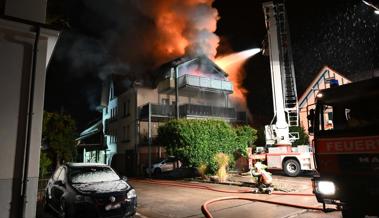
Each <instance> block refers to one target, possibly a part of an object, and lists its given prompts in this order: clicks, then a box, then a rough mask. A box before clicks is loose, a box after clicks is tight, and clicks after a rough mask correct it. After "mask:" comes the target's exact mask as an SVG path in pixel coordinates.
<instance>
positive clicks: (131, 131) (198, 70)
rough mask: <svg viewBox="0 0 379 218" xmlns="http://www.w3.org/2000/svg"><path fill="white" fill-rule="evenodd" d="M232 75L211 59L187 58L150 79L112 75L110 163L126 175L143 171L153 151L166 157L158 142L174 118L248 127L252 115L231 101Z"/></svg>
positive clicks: (106, 126)
mask: <svg viewBox="0 0 379 218" xmlns="http://www.w3.org/2000/svg"><path fill="white" fill-rule="evenodd" d="M227 76H228V75H227V74H226V73H225V72H224V71H223V70H222V69H220V68H219V67H218V66H217V65H216V64H214V63H213V62H212V61H211V60H209V59H207V58H198V57H197V58H188V57H185V58H179V59H176V60H174V61H171V62H169V63H166V64H164V65H162V66H161V67H160V68H158V69H157V70H156V71H155V72H153V73H151V74H150V75H149V79H148V80H147V79H145V80H140V81H132V82H131V81H130V80H128V79H125V77H123V76H119V75H113V76H111V77H109V79H108V80H107V81H106V83H105V85H104V86H103V92H102V100H101V108H102V124H103V132H104V135H105V137H104V143H105V144H106V147H107V149H106V150H104V151H103V154H106V156H107V157H106V162H107V163H108V164H112V166H114V167H115V168H116V169H118V170H119V171H120V172H122V173H125V174H136V173H138V172H142V170H143V167H146V166H147V164H148V155H149V153H150V152H151V153H150V154H151V157H152V159H153V160H154V159H156V158H160V157H163V156H164V155H165V150H164V149H163V148H162V147H161V146H159V145H158V144H157V143H155V140H154V138H155V137H156V136H157V134H158V132H157V130H158V127H159V125H162V124H163V123H165V122H166V121H167V120H170V119H175V118H184V119H222V120H225V121H227V122H231V123H241V122H243V123H245V122H246V112H245V111H242V110H239V109H237V108H238V106H236V105H235V104H233V102H232V101H231V99H230V95H231V94H232V93H233V85H232V83H231V82H230V81H229V80H228V77H227ZM149 142H151V144H150V143H149ZM149 145H151V146H150V147H149ZM149 149H150V150H149Z"/></svg>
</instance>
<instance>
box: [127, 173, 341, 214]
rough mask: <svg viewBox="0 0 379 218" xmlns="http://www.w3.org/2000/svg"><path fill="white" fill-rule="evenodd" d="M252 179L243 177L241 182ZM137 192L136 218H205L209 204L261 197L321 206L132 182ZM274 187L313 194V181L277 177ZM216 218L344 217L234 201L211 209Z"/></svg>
mask: <svg viewBox="0 0 379 218" xmlns="http://www.w3.org/2000/svg"><path fill="white" fill-rule="evenodd" d="M244 179H249V178H248V177H245V178H243V177H241V178H240V180H244ZM236 180H238V179H236ZM129 182H130V183H131V184H132V185H133V186H134V188H135V189H136V191H137V195H138V209H137V212H138V213H137V215H136V217H141V218H146V217H149V218H150V217H162V218H164V217H182V218H185V217H204V216H203V214H202V213H201V205H202V204H203V203H204V202H206V201H207V200H211V199H214V198H218V197H227V196H240V197H258V198H259V199H268V200H275V201H280V202H286V203H293V204H303V205H307V206H319V207H321V206H322V205H321V204H319V203H318V202H317V200H316V198H315V197H314V196H300V197H299V196H279V195H266V194H228V193H220V192H215V191H210V190H203V189H193V188H186V187H177V186H171V185H169V184H168V185H167V184H164V185H160V184H151V183H146V181H144V180H133V179H131V180H130V181H129ZM183 183H184V184H199V183H196V182H189V181H187V182H186V181H181V182H180V184H183ZM274 183H276V184H279V185H282V187H283V189H293V190H296V191H298V192H301V193H311V182H310V178H309V177H296V178H291V177H286V176H281V175H274ZM201 185H207V186H210V187H212V188H218V189H223V190H238V189H246V187H238V186H233V185H218V184H204V183H201ZM209 209H210V210H211V213H212V215H213V216H214V217H215V218H219V217H220V218H221V217H222V218H229V217H231V218H239V217H246V218H250V217H251V218H293V217H296V218H299V217H304V218H337V217H341V213H340V212H339V211H335V212H330V213H324V212H322V211H314V210H305V209H298V208H292V207H286V206H278V205H273V204H267V203H261V202H251V201H244V200H232V201H225V202H217V203H215V204H212V205H210V207H209Z"/></svg>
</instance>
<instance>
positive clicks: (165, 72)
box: [154, 56, 228, 81]
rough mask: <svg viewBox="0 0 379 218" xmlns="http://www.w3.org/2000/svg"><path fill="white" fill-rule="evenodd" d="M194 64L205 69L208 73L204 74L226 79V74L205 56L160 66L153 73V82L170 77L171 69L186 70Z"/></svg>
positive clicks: (181, 58)
mask: <svg viewBox="0 0 379 218" xmlns="http://www.w3.org/2000/svg"><path fill="white" fill-rule="evenodd" d="M193 63H196V64H197V65H198V66H199V67H201V68H206V70H207V71H208V72H204V73H214V74H220V75H221V76H224V77H227V76H228V74H227V73H226V72H225V71H224V70H222V69H221V68H220V67H219V66H217V64H215V63H214V62H213V61H212V60H210V59H209V58H208V57H206V56H199V57H190V56H184V57H180V58H176V59H174V60H172V61H169V62H167V63H164V64H162V65H161V66H160V67H159V68H157V70H155V72H154V77H155V80H158V81H159V80H161V79H163V78H167V77H169V76H171V75H170V74H171V69H172V68H176V67H184V68H188V67H189V65H191V64H193Z"/></svg>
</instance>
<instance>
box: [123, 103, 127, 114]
mask: <svg viewBox="0 0 379 218" xmlns="http://www.w3.org/2000/svg"><path fill="white" fill-rule="evenodd" d="M123 109H124V111H123V116H124V117H126V114H127V113H126V102H124V103H123Z"/></svg>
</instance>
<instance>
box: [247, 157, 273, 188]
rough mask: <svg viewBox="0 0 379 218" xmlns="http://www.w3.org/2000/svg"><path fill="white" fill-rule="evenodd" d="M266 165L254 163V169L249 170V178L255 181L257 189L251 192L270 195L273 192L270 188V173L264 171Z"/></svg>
mask: <svg viewBox="0 0 379 218" xmlns="http://www.w3.org/2000/svg"><path fill="white" fill-rule="evenodd" d="M266 168H267V166H266V165H264V164H262V163H261V162H256V163H255V164H254V167H253V168H252V169H251V171H250V172H251V176H253V177H254V178H256V181H257V189H254V190H253V192H255V193H258V192H263V193H268V194H271V192H272V191H273V187H272V176H271V173H269V172H267V171H266V170H265V169H266Z"/></svg>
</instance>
